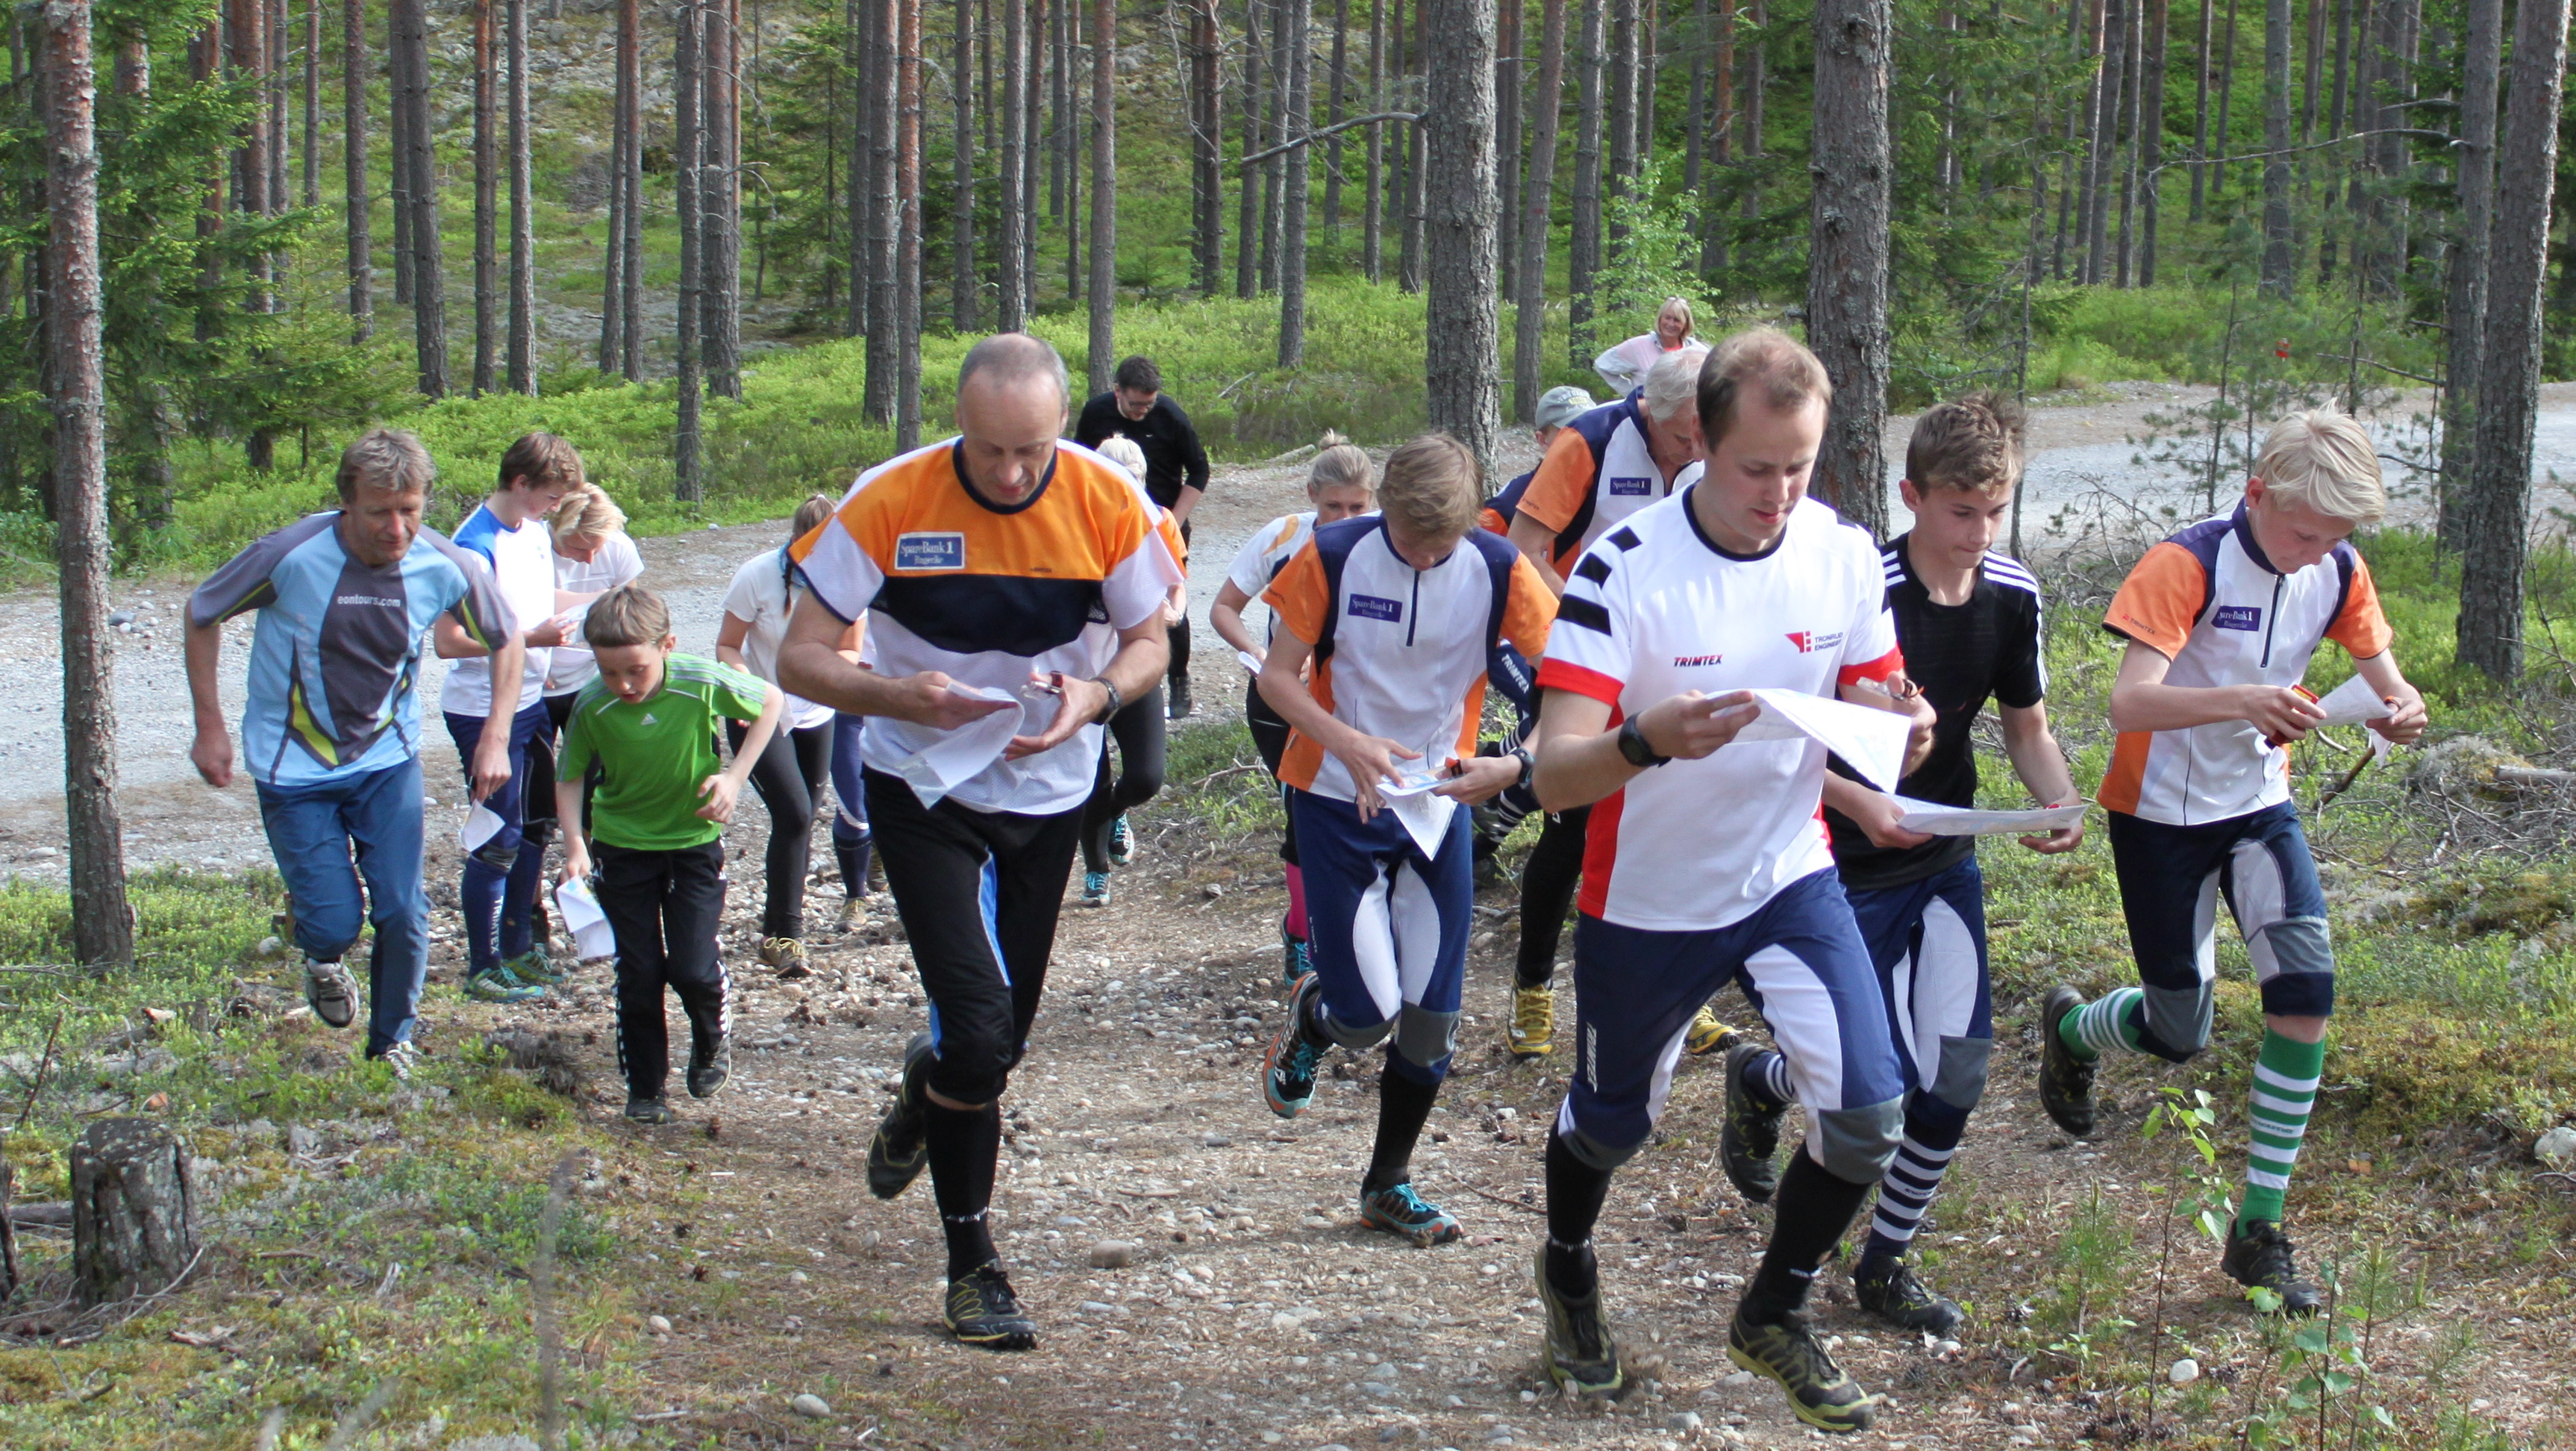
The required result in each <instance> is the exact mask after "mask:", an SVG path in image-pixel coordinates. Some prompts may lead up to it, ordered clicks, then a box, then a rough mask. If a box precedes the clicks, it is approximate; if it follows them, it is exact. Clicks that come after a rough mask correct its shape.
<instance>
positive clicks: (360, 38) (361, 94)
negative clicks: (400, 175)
mask: <svg viewBox="0 0 2576 1451" xmlns="http://www.w3.org/2000/svg"><path fill="white" fill-rule="evenodd" d="M340 24H341V52H340V136H341V171H342V175H343V179H344V181H345V182H346V184H347V187H348V197H347V200H346V202H345V203H344V210H345V212H346V216H347V224H348V236H349V341H351V342H352V343H363V342H365V341H367V339H369V338H371V337H373V336H375V331H376V262H375V242H374V238H373V235H372V234H373V231H374V226H373V220H374V219H373V218H372V217H371V216H370V215H369V209H370V200H369V197H368V194H367V72H368V71H369V70H370V69H371V64H370V57H369V55H368V53H367V5H366V0H345V3H344V5H343V8H342V9H341V12H340Z"/></svg>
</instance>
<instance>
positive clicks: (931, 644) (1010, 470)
mask: <svg viewBox="0 0 2576 1451" xmlns="http://www.w3.org/2000/svg"><path fill="white" fill-rule="evenodd" d="M1066 398H1067V392H1066V385H1065V374H1064V362H1063V360H1062V359H1061V358H1059V357H1057V356H1056V352H1055V349H1054V348H1052V347H1049V346H1048V345H1047V344H1045V343H1043V342H1040V341H1039V340H1037V339H1036V338H1032V337H1029V336H1026V335H1025V334H1020V333H1003V334H999V335H996V336H994V337H989V338H986V339H985V340H983V341H982V342H980V343H977V344H976V345H975V346H974V348H973V349H972V350H970V351H969V352H968V353H967V354H966V361H965V363H964V364H963V365H962V366H961V367H960V368H959V369H958V374H957V428H958V436H957V437H955V438H952V439H949V440H948V441H946V442H943V443H937V444H933V445H931V446H929V447H927V448H922V449H916V450H914V451H913V452H911V453H908V454H905V455H903V456H901V457H899V458H896V459H892V460H890V461H888V462H886V463H883V464H880V465H878V466H877V467H875V468H873V469H870V470H868V471H867V472H866V473H863V474H861V475H860V476H859V479H858V482H857V483H856V484H854V485H852V486H851V489H850V492H849V495H848V497H846V498H844V499H843V500H842V501H841V507H840V508H839V510H838V511H837V512H835V513H834V514H833V515H832V517H831V518H829V519H827V520H825V521H824V523H823V524H822V525H821V526H820V527H818V528H817V529H815V530H814V532H812V533H810V534H808V535H806V536H805V537H804V538H802V539H800V540H798V541H796V543H795V545H794V546H793V552H794V554H795V557H796V560H797V563H798V564H799V565H800V566H801V567H802V569H803V571H804V576H805V581H806V584H807V586H808V587H809V588H808V592H807V594H806V595H805V596H804V598H803V599H802V600H800V601H799V602H798V603H797V606H796V610H795V613H794V614H793V615H791V616H790V617H789V619H788V624H787V637H786V641H785V643H784V644H783V645H782V646H781V648H780V651H779V660H778V672H779V678H780V681H781V683H782V686H783V687H784V688H786V689H788V690H792V691H794V692H795V693H796V694H798V695H801V696H803V697H804V698H806V699H808V700H812V701H817V702H820V703H823V704H828V705H830V706H832V707H834V708H835V709H838V710H842V711H846V712H848V713H850V714H852V715H861V716H866V717H867V718H868V720H867V725H866V727H865V729H864V730H863V731H862V732H861V733H860V755H861V758H862V762H863V765H864V780H865V782H866V793H867V801H868V819H869V823H870V825H871V827H872V828H873V829H874V832H875V835H876V840H877V854H878V858H879V859H880V860H881V861H883V862H884V863H885V870H886V884H887V886H888V887H890V888H891V889H892V890H893V894H894V900H895V910H896V911H897V912H898V913H899V914H901V916H902V918H903V926H904V933H905V935H906V937H907V938H908V939H909V940H910V942H911V944H912V957H913V964H914V966H915V968H916V969H917V970H918V971H919V972H920V974H921V985H922V992H923V994H924V995H925V996H927V997H928V998H929V1000H930V1006H931V1019H930V1022H931V1026H930V1028H929V1030H928V1031H926V1032H924V1033H922V1034H920V1035H919V1036H917V1037H916V1038H915V1039H914V1040H913V1042H912V1044H911V1046H910V1047H909V1048H908V1049H907V1050H906V1051H905V1054H904V1075H903V1086H902V1089H901V1091H900V1092H899V1093H898V1094H897V1095H896V1098H895V1102H894V1106H893V1107H892V1108H891V1109H889V1110H888V1111H887V1113H886V1116H885V1119H884V1121H883V1122H882V1123H881V1124H879V1125H878V1128H877V1132H876V1137H875V1139H874V1141H873V1142H871V1143H870V1144H869V1146H868V1187H869V1188H870V1189H871V1190H873V1191H874V1192H875V1193H876V1195H877V1196H878V1197H879V1198H881V1199H892V1198H893V1197H895V1196H896V1195H898V1194H900V1193H902V1192H903V1191H904V1189H905V1187H906V1186H908V1185H910V1184H911V1183H912V1181H913V1179H914V1178H915V1177H917V1176H918V1175H919V1174H920V1172H921V1170H922V1169H923V1168H924V1167H925V1166H927V1167H928V1168H929V1170H930V1177H931V1187H932V1190H933V1191H934V1192H935V1193H936V1195H937V1196H938V1201H939V1218H940V1228H941V1230H942V1231H943V1233H944V1234H945V1235H946V1237H947V1244H948V1280H949V1287H948V1300H947V1306H946V1313H947V1321H948V1325H949V1328H950V1330H951V1331H953V1332H954V1333H955V1334H956V1336H957V1338H958V1339H959V1340H960V1341H963V1342H965V1343H967V1344H969V1345H979V1346H984V1347H988V1348H992V1349H1012V1350H1023V1349H1028V1348H1030V1347H1032V1346H1034V1345H1035V1344H1036V1343H1037V1331H1036V1327H1035V1326H1034V1325H1033V1324H1031V1322H1030V1320H1029V1318H1028V1316H1027V1315H1026V1314H1024V1313H1023V1312H1022V1311H1021V1309H1020V1306H1019V1301H1018V1299H1017V1298H1016V1297H1015V1296H1014V1295H1013V1293H1012V1291H1011V1285H1010V1281H1009V1279H1008V1278H1006V1277H1005V1275H1004V1274H1003V1271H1002V1267H1001V1264H1000V1261H999V1259H998V1256H997V1254H996V1252H995V1250H994V1248H993V1239H992V1234H991V1231H990V1229H989V1227H988V1225H987V1223H986V1217H985V1211H986V1209H987V1207H988V1206H989V1204H990V1202H991V1199H992V1192H993V1172H994V1164H995V1158H996V1155H997V1154H998V1153H999V1151H1000V1148H1001V1114H1000V1107H999V1100H1000V1098H1001V1095H1002V1091H1003V1088H1004V1087H1005V1085H1006V1083H1007V1081H1008V1078H1009V1075H1010V1070H1011V1068H1012V1067H1013V1066H1014V1065H1015V1064H1017V1063H1018V1062H1019V1059H1020V1056H1021V1053H1022V1052H1023V1050H1024V1049H1025V1048H1026V1046H1027V1039H1028V1033H1029V1024H1030V1022H1031V1021H1032V1020H1033V1019H1034V1018H1035V1017H1036V1015H1037V1009H1038V998H1039V994H1040V992H1041V990H1042V989H1043V988H1044V986H1045V982H1046V969H1047V958H1048V955H1049V953H1051V952H1052V951H1053V949H1054V946H1055V926H1056V915H1057V912H1058V910H1059V909H1060V908H1061V906H1062V904H1063V899H1064V887H1065V879H1066V876H1067V874H1068V873H1069V872H1070V871H1071V870H1072V867H1073V855H1074V850H1075V847H1076V844H1077V839H1078V837H1079V835H1080V831H1081V825H1082V807H1083V803H1084V801H1085V800H1087V799H1088V798H1089V797H1090V795H1091V787H1092V777H1093V773H1094V770H1095V768H1096V767H1097V765H1098V763H1099V760H1100V731H1101V722H1102V721H1105V720H1107V719H1108V718H1109V717H1110V716H1112V715H1115V714H1117V712H1118V709H1119V707H1120V706H1121V705H1122V704H1123V703H1124V702H1126V701H1128V700H1131V699H1135V698H1137V697H1139V696H1142V695H1144V694H1145V693H1146V692H1147V691H1149V690H1151V689H1152V688H1153V687H1154V684H1155V682H1156V681H1158V680H1160V679H1161V678H1162V675H1163V666H1164V663H1165V661H1166V658H1167V656H1166V651H1167V649H1168V646H1167V645H1166V644H1165V641H1164V630H1163V613H1162V609H1163V603H1164V601H1165V599H1166V598H1167V597H1168V596H1169V594H1170V591H1171V588H1172V586H1173V585H1175V584H1178V583H1179V582H1180V580H1181V568H1180V563H1179V561H1178V560H1177V559H1176V558H1175V557H1174V555H1173V551H1172V548H1171V545H1170V543H1169V538H1168V536H1167V535H1166V534H1165V533H1164V532H1163V531H1162V530H1161V529H1159V528H1158V527H1157V519H1156V517H1155V514H1154V511H1153V507H1152V505H1151V504H1150V502H1149V501H1148V500H1147V499H1146V498H1145V496H1144V494H1143V492H1142V491H1141V490H1140V489H1138V487H1137V486H1136V484H1135V483H1134V481H1132V480H1131V479H1129V478H1128V477H1127V475H1126V474H1125V473H1123V472H1122V471H1120V470H1119V469H1118V468H1116V467H1115V466H1114V465H1111V464H1109V463H1108V462H1106V461H1104V460H1103V459H1101V458H1100V456H1099V455H1097V454H1094V453H1092V452H1091V451H1090V450H1089V449H1086V448H1083V447H1081V446H1079V445H1077V444H1073V443H1070V442H1066V441H1063V440H1062V439H1060V438H1059V437H1058V435H1059V434H1060V433H1062V432H1063V428H1064V415H1065V403H1066ZM862 613H864V614H866V615H867V616H868V647H869V658H870V660H871V662H872V663H873V664H874V666H875V668H874V669H873V670H862V669H860V668H859V667H858V666H856V665H854V664H852V663H850V662H849V661H848V660H847V659H845V658H844V657H843V656H842V655H841V654H840V653H839V652H838V649H837V648H836V647H837V646H838V645H839V643H840V640H841V637H842V632H843V631H844V630H846V629H847V628H848V626H849V623H850V622H851V621H853V620H856V619H857V618H858V617H859V616H860V615H861V614H862ZM1002 696H1007V697H1008V698H998V697H1002ZM1002 711H1012V712H1016V713H1018V714H1019V716H1020V723H1019V730H1018V732H1017V733H1016V734H1014V735H1013V736H1012V737H1011V738H1010V740H1009V743H1008V745H1007V746H1003V747H1001V748H1000V749H999V750H998V752H997V753H996V754H995V755H993V756H992V757H991V758H990V759H989V760H988V761H986V762H985V763H984V764H982V765H981V766H980V767H979V768H975V769H973V773H972V774H970V775H963V776H959V775H957V774H956V772H958V771H961V770H964V769H966V768H967V767H968V766H971V765H972V762H971V760H969V761H968V762H965V763H963V764H960V763H958V762H955V761H953V760H952V759H950V755H951V753H953V752H957V751H959V750H960V749H961V747H962V746H963V745H964V741H961V740H960V739H959V738H957V737H956V736H955V734H954V733H956V732H959V731H961V730H964V729H967V728H970V727H973V726H975V725H976V724H977V723H978V722H980V721H982V720H983V719H984V718H985V717H987V716H990V715H993V714H996V713H998V712H1002ZM966 739H968V740H971V739H972V738H971V737H969V738H966ZM967 754H969V755H970V756H971V754H972V753H971V752H968V753H967ZM939 781H944V782H946V788H945V789H944V790H941V789H935V788H934V787H932V786H931V785H929V784H927V783H929V782H939ZM916 782H921V783H925V784H921V785H916ZM925 795H926V796H927V797H928V799H925Z"/></svg>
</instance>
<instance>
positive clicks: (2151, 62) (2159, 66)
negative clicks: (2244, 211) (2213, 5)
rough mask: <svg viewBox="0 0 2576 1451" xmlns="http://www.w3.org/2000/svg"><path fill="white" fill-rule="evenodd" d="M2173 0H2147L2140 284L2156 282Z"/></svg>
mask: <svg viewBox="0 0 2576 1451" xmlns="http://www.w3.org/2000/svg"><path fill="white" fill-rule="evenodd" d="M2169 3H2170V0H2147V59H2146V82H2147V93H2146V95H2145V97H2144V98H2143V99H2142V101H2141V103H2140V107H2139V117H2140V121H2139V131H2138V175H2139V177H2140V181H2139V187H2140V195H2139V197H2138V210H2139V217H2138V285H2139V286H2140V287H2153V286H2155V285H2156V219H2157V216H2158V214H2159V210H2160V208H2159V203H2160V201H2161V199H2162V197H2163V194H2164V182H2163V175H2164V164H2165V44H2166V40H2167V36H2166V20H2167V7H2168V5H2169Z"/></svg>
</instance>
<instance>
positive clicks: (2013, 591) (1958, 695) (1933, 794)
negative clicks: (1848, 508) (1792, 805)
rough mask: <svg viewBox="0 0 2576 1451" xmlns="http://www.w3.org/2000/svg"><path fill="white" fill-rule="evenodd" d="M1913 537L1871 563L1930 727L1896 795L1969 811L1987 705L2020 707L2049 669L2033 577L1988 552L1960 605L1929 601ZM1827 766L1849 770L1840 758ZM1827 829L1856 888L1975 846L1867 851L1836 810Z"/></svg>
mask: <svg viewBox="0 0 2576 1451" xmlns="http://www.w3.org/2000/svg"><path fill="white" fill-rule="evenodd" d="M1911 537H1912V536H1911V535H1899V536H1897V537H1896V538H1895V539H1894V540H1892V541H1890V542H1889V543H1888V545H1887V547H1886V548H1885V549H1884V550H1882V551H1881V552H1880V556H1879V557H1880V560H1881V562H1882V563H1883V564H1884V565H1885V567H1886V573H1887V608H1888V610H1889V612H1890V613H1892V614H1893V615H1894V616H1895V617H1896V643H1897V646H1898V648H1899V649H1901V650H1903V651H1904V652H1905V673H1906V675H1907V676H1908V677H1909V678H1911V679H1912V680H1913V681H1914V683H1915V684H1916V685H1919V686H1921V687H1922V688H1923V693H1924V695H1925V696H1927V697H1928V698H1930V700H1931V702H1932V708H1933V710H1934V712H1936V714H1937V716H1938V722H1937V724H1935V725H1934V726H1933V729H1932V753H1931V755H1929V756H1927V757H1925V758H1924V761H1923V764H1922V765H1921V766H1919V767H1917V768H1916V769H1915V771H1914V773H1913V774H1912V775H1910V776H1907V777H1906V778H1905V780H1904V781H1903V782H1902V783H1901V784H1900V785H1899V787H1898V792H1899V794H1901V795H1905V796H1911V797H1914V798H1915V799H1916V800H1919V801H1937V802H1940V803H1941V804H1943V805H1945V806H1973V805H1975V804H1976V799H1977V760H1976V747H1975V742H1974V739H1973V734H1974V730H1975V727H1976V723H1977V716H1978V714H1979V713H1980V712H1982V711H1983V710H1984V709H1985V708H1986V702H1987V701H1988V700H1989V699H1993V700H1995V701H1998V702H2000V703H2002V704H2004V705H2007V706H2012V707H2015V708H2017V709H2026V708H2028V707H2030V706H2034V705H2037V704H2038V703H2039V702H2040V701H2041V700H2042V699H2043V698H2045V697H2046V695H2047V694H2048V673H2047V667H2046V666H2045V665H2044V664H2043V663H2042V661H2041V658H2040V600H2039V581H2038V580H2037V579H2036V578H2034V577H2033V576H2032V574H2031V572H2030V571H2029V570H2027V569H2024V568H2023V567H2022V566H2021V564H2020V562H2019V561H2017V560H2014V559H2010V558H2007V557H2006V556H2004V555H2001V554H1996V553H1994V552H1992V551H1988V553H1987V554H1986V558H1985V562H1984V563H1983V564H1982V565H1980V566H1979V567H1978V569H1977V585H1976V588H1975V589H1974V590H1973V591H1971V592H1970V593H1969V596H1968V599H1967V602H1966V603H1964V604H1956V605H1945V604H1939V603H1936V602H1935V601H1934V600H1933V598H1932V594H1931V591H1929V590H1928V589H1926V588H1924V586H1923V582H1922V581H1921V580H1919V579H1916V578H1915V577H1914V573H1913V570H1912V568H1911V567H1910V566H1909V565H1908V563H1907V561H1906V554H1905V547H1906V542H1907V540H1908V539H1910V538H1911ZM1833 769H1834V770H1836V771H1839V772H1841V773H1842V774H1844V775H1846V776H1848V775H1851V774H1852V772H1851V770H1850V768H1849V767H1847V766H1845V765H1844V764H1843V763H1842V762H1841V761H1840V760H1836V761H1835V762H1833ZM1825 826H1826V829H1827V830H1828V831H1830V832H1831V833H1832V835H1833V843H1834V861H1835V862H1836V864H1837V865H1839V866H1840V867H1841V869H1842V877H1843V885H1844V886H1846V887H1853V888H1859V889H1862V890H1875V889H1878V888H1884V887H1896V886H1902V885H1904V884H1905V883H1908V882H1916V881H1921V880H1922V879H1923V878H1925V877H1928V876H1930V875H1932V874H1933V873H1934V872H1937V871H1941V870H1943V869H1945V868H1947V867H1949V866H1950V865H1951V864H1953V863H1955V862H1957V861H1959V860H1960V859H1961V858H1963V857H1965V856H1967V855H1968V854H1969V853H1971V852H1973V851H1975V850H1976V849H1977V842H1976V838H1975V837H1970V836H1945V837H1936V838H1934V839H1933V840H1931V841H1928V842H1926V843H1924V844H1923V845H1921V846H1910V847H1893V848H1891V847H1881V846H1875V845H1872V844H1871V842H1870V839H1869V838H1868V837H1867V836H1866V835H1864V834H1863V833H1862V831H1861V829H1860V828H1859V827H1858V826H1857V825H1855V824H1853V823H1852V821H1851V820H1850V819H1849V818H1847V817H1845V816H1843V815H1842V814H1841V813H1839V812H1835V811H1827V812H1826V813H1825Z"/></svg>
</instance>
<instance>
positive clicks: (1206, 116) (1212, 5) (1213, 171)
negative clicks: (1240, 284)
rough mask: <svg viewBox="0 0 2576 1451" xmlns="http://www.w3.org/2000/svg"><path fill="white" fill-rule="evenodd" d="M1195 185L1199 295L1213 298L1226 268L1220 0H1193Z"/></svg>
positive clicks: (1193, 244)
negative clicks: (1218, 2) (1218, 7)
mask: <svg viewBox="0 0 2576 1451" xmlns="http://www.w3.org/2000/svg"><path fill="white" fill-rule="evenodd" d="M1189 4H1190V75H1191V77H1192V83H1191V89H1190V100H1191V104H1192V106H1193V107H1194V108H1195V109H1194V110H1193V111H1192V112H1191V118H1190V120H1191V124H1190V177H1191V189H1192V191H1194V192H1195V193H1196V194H1197V199H1198V203H1199V205H1198V209H1197V211H1196V213H1195V214H1194V216H1193V220H1194V221H1195V222H1196V224H1197V225H1196V230H1195V232H1194V233H1193V234H1192V237H1191V242H1190V245H1191V253H1192V260H1193V261H1194V262H1195V263H1196V264H1197V270H1198V289H1199V296H1201V297H1214V296H1216V295H1217V292H1218V290H1219V288H1220V286H1221V283H1220V280H1219V279H1220V275H1221V274H1222V273H1223V272H1224V271H1225V80H1224V70H1223V61H1224V54H1223V49H1222V48H1223V45H1224V41H1223V39H1222V37H1221V36H1220V34H1219V31H1218V29H1217V24H1218V17H1217V0H1189Z"/></svg>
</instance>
